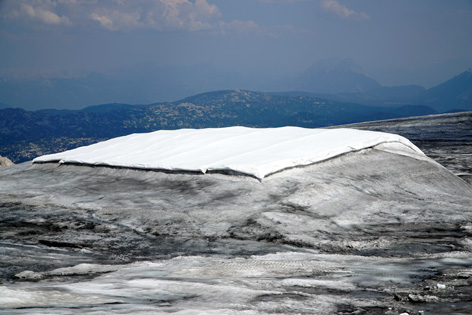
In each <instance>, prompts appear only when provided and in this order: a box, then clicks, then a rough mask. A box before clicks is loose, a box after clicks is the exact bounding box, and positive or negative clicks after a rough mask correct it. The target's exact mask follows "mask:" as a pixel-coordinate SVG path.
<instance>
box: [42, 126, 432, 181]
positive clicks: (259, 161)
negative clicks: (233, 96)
mask: <svg viewBox="0 0 472 315" xmlns="http://www.w3.org/2000/svg"><path fill="white" fill-rule="evenodd" d="M379 144H383V145H384V147H385V145H387V147H388V146H391V148H390V149H391V150H390V151H392V150H393V151H395V150H396V149H398V148H400V149H398V151H399V153H401V151H403V153H404V151H409V152H410V154H413V155H421V156H424V154H423V153H422V152H421V151H420V150H419V149H418V148H417V147H416V146H414V145H413V144H412V143H411V142H410V141H409V140H407V139H406V138H404V137H401V136H399V135H395V134H389V133H383V132H374V131H362V130H355V129H342V128H341V129H307V128H299V127H281V128H247V127H228V128H209V129H180V130H160V131H155V132H151V133H144V134H131V135H128V136H123V137H118V138H114V139H111V140H107V141H103V142H100V143H96V144H93V145H89V146H85V147H80V148H77V149H73V150H69V151H65V152H62V153H56V154H50V155H44V156H41V157H38V158H36V159H34V160H33V162H35V163H41V162H55V161H57V162H59V163H74V164H85V165H106V166H119V167H130V168H139V169H162V170H174V171H198V172H202V173H206V172H207V171H212V170H213V171H235V172H240V173H244V174H248V175H252V176H255V177H257V178H260V179H262V178H264V177H265V176H267V175H269V174H272V173H275V172H278V171H280V170H283V169H287V168H291V167H296V166H303V165H308V164H312V163H316V162H319V161H323V160H326V159H329V158H332V157H335V156H338V155H340V154H344V153H348V152H352V151H357V150H361V149H365V148H370V147H373V146H376V145H379Z"/></svg>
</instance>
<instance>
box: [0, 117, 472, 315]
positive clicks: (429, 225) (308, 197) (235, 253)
mask: <svg viewBox="0 0 472 315" xmlns="http://www.w3.org/2000/svg"><path fill="white" fill-rule="evenodd" d="M471 117H472V116H471V113H461V114H450V115H441V116H431V117H425V118H416V119H402V120H392V121H385V122H376V123H369V124H362V125H356V126H355V127H356V128H366V129H371V130H381V131H387V132H393V133H399V134H401V135H403V136H406V137H408V138H409V139H410V140H412V141H413V142H414V143H415V144H416V145H418V146H419V147H420V148H421V149H422V150H423V151H424V152H425V153H427V155H429V156H430V157H432V158H434V159H435V160H436V161H438V162H439V163H440V164H442V165H443V166H445V167H446V168H444V167H443V166H441V165H440V164H438V163H436V162H434V161H433V160H429V159H415V158H412V157H407V156H402V155H398V154H394V153H389V152H385V151H382V150H380V149H376V148H374V149H367V150H363V151H360V152H356V153H350V154H346V155H344V156H341V157H339V158H335V159H332V160H329V161H325V162H322V163H318V164H315V165H311V166H309V167H303V168H296V169H291V170H287V171H284V172H281V173H278V174H275V175H273V176H270V177H268V178H266V179H264V180H263V181H258V180H256V179H253V178H250V177H244V176H228V175H223V174H206V175H190V174H169V173H159V172H146V171H137V170H124V169H110V168H100V167H97V168H91V167H80V166H58V165H56V164H42V165H31V163H29V162H28V163H23V164H20V165H16V166H12V167H8V168H3V169H0V313H1V314H77V313H85V314H130V313H133V314H163V313H176V314H294V313H295V314H401V313H405V312H407V313H408V314H445V313H446V314H471V313H472V311H471V310H472V211H471V209H472V186H471V185H470V184H468V183H467V182H466V181H464V179H465V180H469V179H470V177H469V176H470V174H471V165H470V160H471V159H470V158H468V156H469V157H470V153H471V147H472V146H471V143H472V128H471ZM449 170H450V171H449ZM454 174H456V175H459V176H460V177H462V179H461V178H460V177H458V176H456V175H454Z"/></svg>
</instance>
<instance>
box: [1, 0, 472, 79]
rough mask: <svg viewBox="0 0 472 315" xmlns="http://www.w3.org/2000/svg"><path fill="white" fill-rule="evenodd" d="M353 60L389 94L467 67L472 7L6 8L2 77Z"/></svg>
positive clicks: (366, 0) (136, 3) (321, 0)
mask: <svg viewBox="0 0 472 315" xmlns="http://www.w3.org/2000/svg"><path fill="white" fill-rule="evenodd" d="M333 57H336V58H341V59H343V58H351V59H353V60H354V61H355V62H356V63H358V64H359V65H360V66H361V67H362V68H363V69H364V71H365V72H366V73H367V74H368V75H370V76H371V77H373V78H374V79H376V80H377V81H378V82H379V83H381V84H382V85H385V86H393V85H405V84H420V85H423V86H425V87H427V88H428V87H431V86H434V85H436V84H439V83H441V82H443V81H445V80H447V79H449V78H451V77H452V76H454V75H457V74H459V73H461V72H462V71H465V70H466V69H467V68H468V67H472V0H452V1H451V0H391V1H387V0H386V1H380V0H349V1H347V0H344V1H343V0H132V1H131V0H0V76H11V75H15V76H39V75H43V76H44V75H48V76H63V77H67V76H71V77H72V76H78V75H84V74H86V73H90V72H95V73H108V74H112V73H114V71H115V72H116V71H124V70H123V69H127V71H131V69H133V71H135V72H139V71H145V70H146V69H149V68H150V67H194V66H199V67H202V66H203V67H213V68H216V69H222V70H224V71H226V72H227V73H237V74H241V75H244V76H246V77H254V78H260V80H264V78H279V77H280V78H282V77H285V76H292V75H296V74H297V73H301V72H303V71H305V70H306V69H308V68H309V67H310V66H311V65H313V64H314V63H315V62H317V61H319V60H323V59H326V58H333Z"/></svg>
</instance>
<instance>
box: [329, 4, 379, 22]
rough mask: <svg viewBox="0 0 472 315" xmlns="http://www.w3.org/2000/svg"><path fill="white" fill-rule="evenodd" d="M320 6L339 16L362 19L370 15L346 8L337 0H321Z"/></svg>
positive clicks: (368, 17)
mask: <svg viewBox="0 0 472 315" xmlns="http://www.w3.org/2000/svg"><path fill="white" fill-rule="evenodd" d="M321 7H322V8H323V9H325V10H326V11H329V12H331V13H334V14H336V15H337V16H339V17H341V18H356V19H362V20H367V19H370V16H368V15H367V14H366V13H364V12H356V11H354V10H351V9H348V8H347V7H346V6H344V5H342V4H340V3H339V2H338V1H337V0H322V1H321Z"/></svg>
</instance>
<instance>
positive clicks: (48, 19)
mask: <svg viewBox="0 0 472 315" xmlns="http://www.w3.org/2000/svg"><path fill="white" fill-rule="evenodd" d="M53 7H54V3H51V2H47V3H44V4H43V5H41V3H39V5H36V6H33V5H31V4H28V3H21V5H20V7H19V8H17V9H15V10H12V11H11V12H9V13H8V14H7V16H6V17H9V18H19V19H25V18H26V19H32V20H35V21H37V22H41V23H44V24H50V25H59V24H65V25H67V24H70V20H69V18H68V17H67V16H59V15H58V14H56V13H55V12H53V11H52V10H51V9H53Z"/></svg>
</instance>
